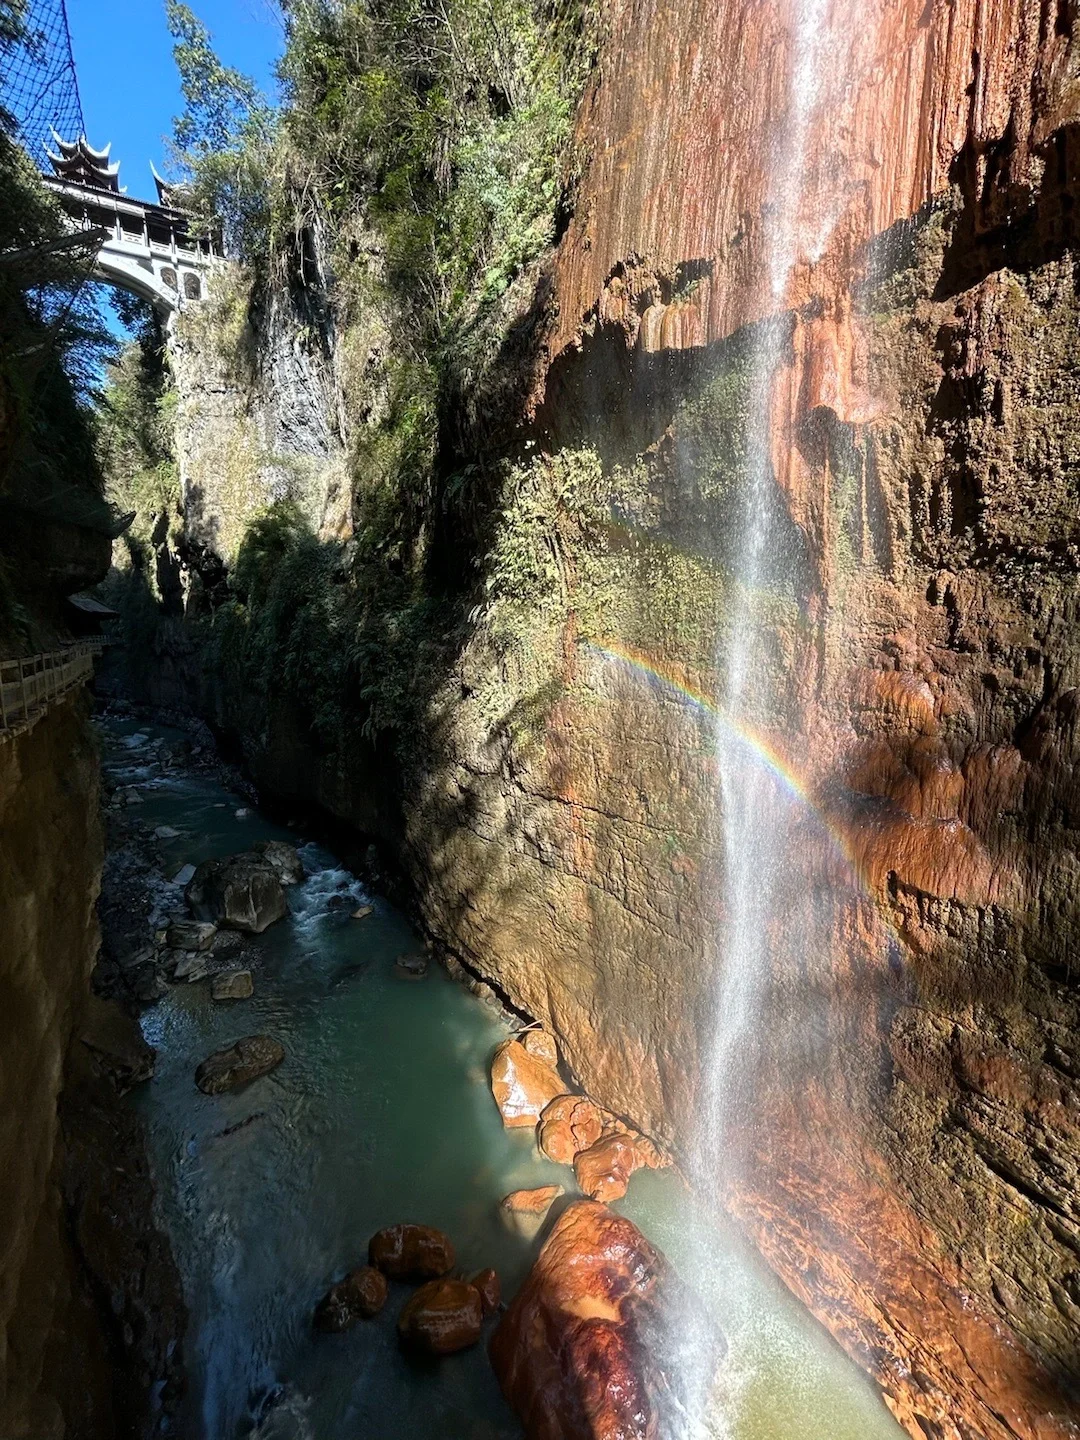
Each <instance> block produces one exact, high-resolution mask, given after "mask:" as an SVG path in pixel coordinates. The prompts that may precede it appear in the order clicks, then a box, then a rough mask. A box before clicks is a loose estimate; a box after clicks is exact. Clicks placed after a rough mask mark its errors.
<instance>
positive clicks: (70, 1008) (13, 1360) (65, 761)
mask: <svg viewBox="0 0 1080 1440" xmlns="http://www.w3.org/2000/svg"><path fill="white" fill-rule="evenodd" d="M99 782H100V776H99V763H98V755H97V747H96V743H95V741H94V739H93V737H92V736H91V734H90V731H89V728H88V726H87V723H86V717H85V714H84V710H83V704H82V702H81V701H79V700H74V701H69V702H67V703H65V704H63V705H59V706H56V707H54V708H53V710H52V711H50V713H49V715H48V716H47V717H46V718H45V719H44V720H42V721H40V722H39V724H38V725H37V726H36V727H35V729H34V730H33V731H32V732H31V733H29V734H25V735H20V736H19V737H17V738H16V739H14V740H10V741H7V742H6V743H4V744H2V745H0V825H2V827H3V834H4V841H5V845H4V853H5V863H4V865H3V867H2V871H0V932H2V933H3V936H4V945H3V954H2V958H0V1014H2V1016H3V1019H2V1022H0V1023H2V1025H3V1037H4V1038H3V1056H4V1061H3V1065H4V1096H5V1104H4V1113H3V1120H2V1122H0V1134H2V1136H3V1139H2V1142H0V1143H2V1155H3V1165H2V1175H3V1178H2V1180H0V1185H2V1188H3V1198H2V1201H0V1213H2V1214H3V1216H4V1217H5V1219H4V1229H3V1236H2V1244H3V1264H2V1266H0V1273H2V1276H3V1279H2V1282H0V1314H2V1317H3V1325H2V1334H3V1352H2V1364H0V1396H2V1405H3V1408H2V1409H0V1417H2V1418H0V1431H2V1433H3V1434H4V1435H11V1436H13V1437H14V1436H19V1437H23V1436H25V1437H31V1436H32V1437H35V1440H36V1437H39V1436H41V1437H45V1436H61V1435H64V1434H65V1433H67V1432H66V1431H65V1411H67V1410H68V1407H69V1405H70V1403H71V1401H72V1396H73V1392H76V1393H77V1390H78V1385H79V1381H80V1380H81V1381H83V1382H85V1384H86V1390H87V1393H86V1397H85V1400H83V1401H82V1402H81V1403H82V1404H83V1405H84V1406H85V1409H84V1412H83V1416H82V1418H83V1419H84V1420H85V1419H87V1418H88V1417H92V1416H94V1415H95V1413H96V1414H97V1416H98V1417H99V1418H100V1420H101V1423H102V1428H101V1430H100V1431H99V1432H98V1433H101V1434H103V1435H107V1434H109V1433H111V1430H110V1419H109V1412H110V1408H111V1407H110V1402H109V1398H108V1382H107V1371H106V1354H107V1351H106V1346H105V1342H104V1340H103V1338H102V1336H101V1334H100V1331H99V1328H98V1326H99V1321H98V1317H97V1316H96V1315H95V1313H94V1311H93V1306H92V1304H91V1302H90V1299H89V1296H88V1295H87V1293H86V1292H85V1290H84V1288H83V1284H82V1280H81V1277H80V1276H79V1273H78V1267H77V1264H76V1262H75V1258H74V1255H73V1253H72V1248H71V1245H70V1242H69V1240H68V1235H67V1216H66V1212H65V1208H64V1204H63V1177H62V1168H63V1148H62V1145H61V1140H60V1115H59V1100H60V1094H61V1089H62V1087H63V1082H64V1073H65V1067H66V1064H67V1058H68V1052H69V1048H70V1047H71V1045H72V1042H73V1038H74V1036H75V1035H76V1034H77V1033H78V1029H79V1026H80V1024H81V1021H82V1018H83V1013H84V1010H85V1006H86V1003H87V999H88V996H89V991H90V972H91V970H92V969H93V965H94V961H95V959H96V957H97V947H98V926H97V915H96V912H95V904H96V901H97V893H98V885H99V883H100V878H101V863H102V835H101V825H100V820H99V815H98V798H99ZM65 1343H66V1344H69V1345H70V1347H71V1349H70V1354H69V1355H68V1356H66V1357H65V1359H64V1361H63V1363H61V1364H57V1360H58V1357H59V1355H60V1354H62V1353H63V1350H64V1348H65ZM73 1377H77V1378H75V1379H73ZM103 1392H104V1393H103ZM68 1418H70V1416H69V1417H68ZM73 1433H75V1434H79V1433H88V1432H87V1431H85V1430H83V1431H80V1430H79V1429H78V1428H76V1429H75V1430H74V1432H73Z"/></svg>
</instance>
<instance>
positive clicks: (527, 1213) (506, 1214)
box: [499, 1185, 566, 1240]
mask: <svg viewBox="0 0 1080 1440" xmlns="http://www.w3.org/2000/svg"><path fill="white" fill-rule="evenodd" d="M565 1193H566V1192H565V1191H564V1190H563V1187H562V1186H561V1185H540V1186H539V1187H538V1188H537V1189H535V1190H512V1191H511V1192H510V1194H509V1195H504V1196H503V1198H502V1199H501V1200H500V1201H499V1215H500V1218H501V1219H502V1222H503V1224H504V1225H505V1226H506V1227H507V1229H508V1230H512V1231H513V1232H514V1234H515V1235H520V1236H521V1237H522V1238H523V1239H525V1240H532V1239H533V1237H534V1236H535V1235H537V1234H538V1233H539V1231H540V1227H541V1226H542V1225H543V1223H544V1221H545V1219H546V1218H547V1213H548V1211H549V1210H550V1209H551V1207H552V1205H554V1203H555V1201H556V1200H557V1199H558V1198H559V1196H560V1195H564V1194H565Z"/></svg>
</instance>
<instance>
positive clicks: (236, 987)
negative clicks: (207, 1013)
mask: <svg viewBox="0 0 1080 1440" xmlns="http://www.w3.org/2000/svg"><path fill="white" fill-rule="evenodd" d="M254 993H255V985H254V983H253V981H252V979H251V971H250V970H222V971H221V973H220V974H219V975H215V976H214V978H213V979H212V980H211V981H210V996H211V999H214V1000H248V999H250V998H251V996H252V995H254Z"/></svg>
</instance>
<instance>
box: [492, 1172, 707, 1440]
mask: <svg viewBox="0 0 1080 1440" xmlns="http://www.w3.org/2000/svg"><path fill="white" fill-rule="evenodd" d="M688 1337H689V1338H691V1339H692V1340H693V1342H694V1343H695V1345H700V1347H701V1359H702V1362H703V1363H705V1364H708V1365H710V1366H711V1365H713V1364H715V1363H718V1362H719V1360H720V1359H721V1358H722V1356H723V1352H724V1349H725V1345H724V1340H723V1337H722V1336H721V1335H720V1334H719V1332H718V1331H717V1330H716V1329H715V1327H714V1326H713V1325H712V1323H711V1321H710V1320H709V1319H708V1317H706V1316H705V1315H704V1314H703V1313H702V1311H701V1309H700V1306H699V1305H698V1303H697V1302H696V1300H695V1298H694V1296H693V1295H692V1294H691V1293H690V1292H689V1291H688V1290H687V1289H686V1287H685V1286H683V1285H682V1284H681V1283H680V1282H679V1281H678V1279H677V1278H676V1276H675V1274H674V1272H673V1271H672V1269H671V1267H670V1266H669V1265H668V1263H667V1261H666V1260H665V1259H664V1257H663V1256H662V1255H661V1254H660V1252H659V1251H658V1250H656V1249H655V1248H654V1247H653V1246H652V1245H650V1244H649V1242H648V1240H646V1239H645V1237H644V1235H642V1233H641V1231H640V1230H639V1229H638V1228H637V1226H636V1225H634V1224H633V1223H632V1222H631V1221H630V1220H627V1219H625V1218H624V1217H623V1216H621V1215H616V1214H615V1213H614V1212H613V1211H611V1210H609V1209H608V1208H607V1207H606V1206H604V1205H598V1204H596V1203H595V1202H594V1201H591V1200H579V1201H578V1202H577V1203H576V1204H573V1205H571V1206H569V1208H568V1209H567V1210H565V1211H564V1212H563V1214H562V1215H560V1217H559V1219H558V1221H557V1223H556V1225H555V1227H554V1229H553V1230H552V1232H551V1234H550V1235H549V1236H548V1238H547V1241H546V1243H545V1244H544V1247H543V1249H542V1250H541V1251H540V1254H539V1256H538V1257H537V1260H536V1263H535V1264H534V1265H533V1267H532V1270H531V1271H530V1272H529V1275H528V1277H527V1279H526V1281H525V1284H524V1285H523V1286H522V1287H521V1289H520V1290H519V1291H518V1293H517V1295H516V1296H515V1297H514V1299H513V1300H512V1301H511V1302H510V1305H509V1308H508V1309H507V1312H506V1314H505V1315H504V1316H503V1318H502V1320H501V1321H500V1323H499V1326H498V1329H497V1330H496V1331H495V1334H494V1335H493V1336H492V1340H491V1360H492V1364H493V1366H494V1368H495V1373H496V1375H497V1376H498V1378H499V1383H500V1385H501V1386H502V1388H503V1393H504V1394H505V1395H506V1398H507V1399H508V1400H509V1402H510V1404H511V1405H512V1406H513V1407H514V1409H515V1410H516V1411H517V1413H518V1415H519V1416H520V1418H521V1421H522V1423H523V1425H524V1428H525V1434H526V1436H527V1437H528V1440H614V1437H618V1440H655V1437H657V1436H659V1435H667V1434H669V1433H670V1434H676V1433H679V1426H678V1424H677V1423H676V1421H675V1416H674V1414H666V1413H664V1411H663V1408H662V1407H664V1406H666V1405H669V1404H670V1405H672V1406H673V1408H675V1407H677V1406H678V1404H679V1403H680V1402H681V1403H685V1397H683V1396H681V1395H680V1394H679V1389H678V1387H679V1384H680V1373H681V1372H680V1369H679V1367H678V1366H677V1364H676V1363H675V1357H676V1355H677V1354H678V1349H679V1345H680V1343H681V1342H683V1341H685V1340H686V1339H687V1338H688ZM699 1337H700V1339H699ZM669 1397H670V1398H669Z"/></svg>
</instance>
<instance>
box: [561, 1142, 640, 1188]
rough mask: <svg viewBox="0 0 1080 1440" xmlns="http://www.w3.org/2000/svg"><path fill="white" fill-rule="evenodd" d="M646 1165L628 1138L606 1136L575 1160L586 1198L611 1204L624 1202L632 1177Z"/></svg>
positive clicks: (580, 1183)
mask: <svg viewBox="0 0 1080 1440" xmlns="http://www.w3.org/2000/svg"><path fill="white" fill-rule="evenodd" d="M643 1164H644V1161H643V1159H642V1157H641V1155H640V1154H639V1153H638V1149H637V1147H636V1145H635V1144H634V1142H633V1140H631V1139H630V1137H629V1136H628V1135H622V1134H619V1133H616V1134H614V1135H605V1136H604V1137H603V1139H601V1140H598V1141H597V1142H596V1144H595V1145H590V1146H589V1148H588V1150H583V1151H582V1152H581V1154H580V1155H578V1156H577V1157H576V1158H575V1160H574V1175H575V1177H576V1178H577V1182H578V1184H579V1185H580V1186H581V1189H582V1190H583V1191H584V1192H585V1194H586V1195H589V1196H591V1197H592V1199H594V1200H602V1201H604V1202H605V1203H607V1202H608V1201H610V1200H621V1199H622V1197H623V1196H624V1195H625V1194H626V1189H627V1186H628V1185H629V1184H630V1176H631V1175H633V1173H634V1171H635V1170H639V1169H640V1168H641V1166H642V1165H643Z"/></svg>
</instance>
